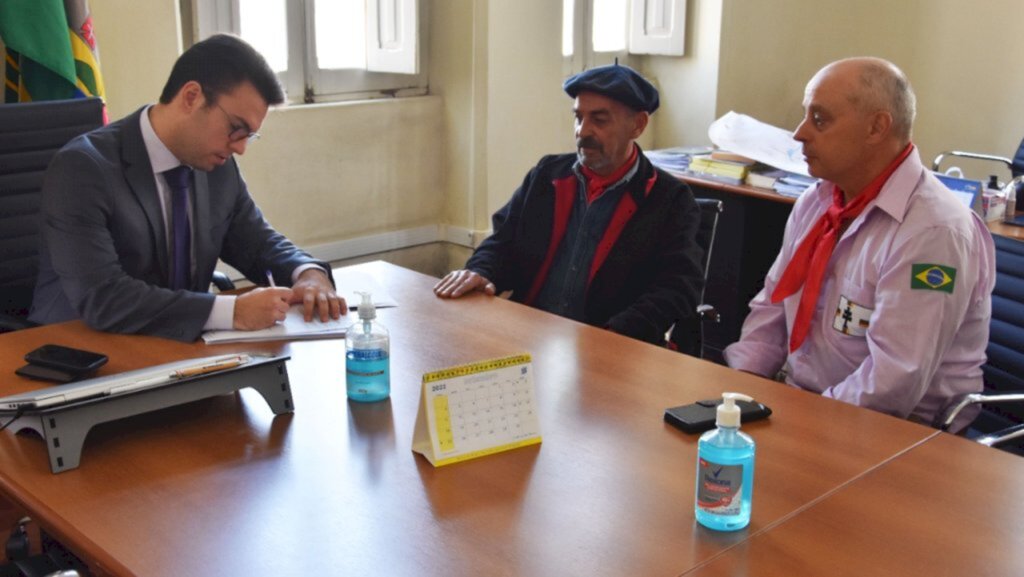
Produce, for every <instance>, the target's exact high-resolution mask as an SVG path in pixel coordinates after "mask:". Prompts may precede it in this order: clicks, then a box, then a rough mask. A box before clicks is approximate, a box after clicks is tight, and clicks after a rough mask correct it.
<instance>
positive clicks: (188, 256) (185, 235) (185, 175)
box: [163, 165, 192, 290]
mask: <svg viewBox="0 0 1024 577" xmlns="http://www.w3.org/2000/svg"><path fill="white" fill-rule="evenodd" d="M163 175H164V179H165V180H166V181H167V185H168V186H169V187H171V288H172V289H174V290H182V289H187V288H189V285H190V283H189V277H190V276H191V272H192V249H191V244H192V231H191V229H190V228H189V224H188V188H189V181H190V179H191V177H192V169H191V168H189V167H187V166H185V165H181V166H177V167H175V168H172V169H170V170H166V171H164V172H163Z"/></svg>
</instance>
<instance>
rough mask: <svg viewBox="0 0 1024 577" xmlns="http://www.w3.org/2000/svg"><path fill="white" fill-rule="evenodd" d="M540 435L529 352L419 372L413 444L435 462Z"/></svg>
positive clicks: (498, 448) (455, 459)
mask: <svg viewBox="0 0 1024 577" xmlns="http://www.w3.org/2000/svg"><path fill="white" fill-rule="evenodd" d="M540 441H541V439H540V426H539V424H538V421H537V410H536V402H535V400H534V391H533V365H532V364H531V360H530V355H528V354H521V355H514V356H511V357H505V358H501V359H491V360H487V361H481V362H478V363H472V364H468V365H461V366H457V367H451V368H447V369H442V370H440V371H434V372H432V373H427V374H425V375H423V387H422V390H421V391H420V403H419V411H418V412H417V413H416V429H415V432H414V433H413V440H412V450H413V451H415V452H417V453H420V454H422V455H423V456H424V457H426V458H427V460H428V461H430V463H431V464H432V465H434V466H435V467H440V466H442V465H448V464H450V463H457V462H459V461H465V460H467V459H474V458H476V457H483V456H484V455H490V454H492V453H498V452H501V451H507V450H509V449H515V448H518V447H525V446H527V445H536V444H538V443H540Z"/></svg>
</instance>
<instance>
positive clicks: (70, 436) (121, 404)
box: [10, 357, 294, 473]
mask: <svg viewBox="0 0 1024 577" xmlns="http://www.w3.org/2000/svg"><path fill="white" fill-rule="evenodd" d="M289 358H290V357H275V358H274V359H272V360H268V361H264V362H260V363H258V364H255V365H242V366H240V367H238V368H234V369H228V370H224V371H219V372H217V373H213V374H208V375H202V376H198V377H194V378H191V379H183V380H181V381H177V382H174V383H173V384H170V385H167V386H161V387H155V388H152V389H146V390H142V391H137V392H132V393H126V394H122V395H113V396H109V397H100V398H96V399H88V400H84V401H80V402H76V403H70V404H67V405H62V406H59V407H48V408H44V409H35V410H32V409H29V410H27V411H26V412H25V414H24V415H22V416H21V417H19V418H18V419H17V420H15V421H14V422H13V423H11V425H10V427H11V429H12V430H15V431H20V430H22V429H32V430H33V431H36V432H37V433H39V434H40V435H41V436H42V437H43V439H44V440H45V441H46V450H47V453H48V454H49V458H50V471H52V472H53V473H61V472H63V471H69V470H71V469H76V468H78V465H79V461H80V459H81V456H82V445H83V444H84V443H85V437H86V435H88V434H89V431H90V430H91V429H92V428H93V426H95V425H98V424H100V423H106V422H108V421H114V420H117V419H123V418H125V417H131V416H134V415H139V414H142V413H149V412H151V411H157V410H160V409H164V408H167V407H173V406H177V405H183V404H185V403H190V402H192V401H198V400H200V399H206V398H209V397H214V396H217V395H223V394H226V393H231V392H234V391H237V390H240V389H244V388H246V387H250V388H253V389H255V390H256V391H257V392H259V393H260V395H262V396H263V398H264V400H266V401H267V404H268V405H270V410H271V411H273V413H274V414H275V415H280V414H282V413H288V412H292V411H293V410H294V408H293V407H292V396H291V389H290V387H289V382H288V370H287V368H286V367H285V361H286V360H288V359H289Z"/></svg>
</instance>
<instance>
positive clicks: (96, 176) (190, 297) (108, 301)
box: [29, 108, 330, 341]
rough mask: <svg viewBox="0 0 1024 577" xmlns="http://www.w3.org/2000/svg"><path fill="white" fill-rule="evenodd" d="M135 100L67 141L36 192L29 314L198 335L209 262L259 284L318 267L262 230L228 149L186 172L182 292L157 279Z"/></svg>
mask: <svg viewBox="0 0 1024 577" xmlns="http://www.w3.org/2000/svg"><path fill="white" fill-rule="evenodd" d="M144 110H145V109H144V108H143V109H140V110H138V111H136V112H135V113H134V114H132V115H130V116H128V117H126V118H123V119H121V120H120V121H118V122H115V123H113V124H110V125H108V126H105V127H103V128H100V129H97V130H95V131H93V132H90V133H88V134H84V135H82V136H79V137H77V138H75V139H73V140H72V141H71V142H69V143H68V145H67V146H65V147H64V148H63V149H62V150H61V151H60V152H59V153H57V156H56V157H55V158H54V159H53V162H51V163H50V166H49V168H48V169H47V172H46V178H45V180H44V182H43V189H42V201H41V202H42V206H41V218H42V222H41V227H42V235H41V246H40V266H39V278H38V281H37V283H36V290H35V295H34V298H33V302H32V312H31V314H30V315H29V318H30V319H31V320H32V321H35V322H39V323H53V322H60V321H65V320H70V319H75V318H81V319H82V320H84V321H85V323H86V324H88V325H89V326H91V327H93V328H95V329H98V330H103V331H112V332H119V333H138V334H147V335H156V336H161V337H166V338H172V339H176V340H182V341H192V340H195V339H196V338H198V337H199V335H200V333H201V331H202V327H203V324H204V323H205V322H206V319H207V317H209V314H210V310H211V308H212V307H213V300H214V296H213V295H212V294H209V293H208V292H207V287H209V284H210V279H211V276H212V275H213V270H214V267H215V266H216V264H217V259H218V258H221V259H223V260H224V262H226V263H228V264H229V265H231V266H233V267H235V268H236V269H238V270H239V271H240V272H242V273H243V274H244V275H245V276H246V278H248V279H249V280H251V281H253V282H255V283H260V284H262V283H263V282H265V281H266V271H268V270H269V271H271V272H272V273H273V275H274V277H275V278H276V279H277V280H278V281H279V282H280V281H284V280H288V279H290V278H291V276H290V275H291V273H292V271H293V270H294V269H295V268H296V267H298V266H299V265H302V264H305V263H316V264H319V265H321V266H323V267H324V268H325V269H326V270H327V271H330V267H329V266H328V265H326V264H324V263H320V262H317V261H316V260H315V259H313V258H312V257H311V256H310V255H308V254H306V253H304V252H302V251H300V250H299V249H298V248H296V247H295V245H293V244H292V243H291V242H290V241H288V239H286V238H285V237H284V236H283V235H281V234H280V233H278V232H276V231H275V230H274V229H273V228H271V226H270V224H269V223H267V221H266V220H264V218H263V214H262V213H261V212H260V210H259V208H257V207H256V204H255V203H254V202H253V200H252V197H250V196H249V192H248V190H247V189H246V186H245V182H244V181H243V180H242V175H241V174H240V173H239V171H238V165H237V164H236V163H235V160H234V158H232V159H230V160H228V162H226V163H225V164H224V165H223V166H220V167H218V168H216V169H214V170H213V171H211V172H202V171H195V179H194V180H195V186H194V187H193V188H194V190H193V191H192V194H193V197H192V206H193V207H194V209H193V216H192V218H193V220H192V230H193V237H194V239H193V254H194V255H195V268H194V271H195V272H194V274H193V275H192V277H193V278H192V286H191V287H190V289H191V290H188V291H173V290H170V289H168V288H166V287H168V286H169V284H170V283H169V278H168V276H169V269H170V265H169V261H168V259H169V256H168V250H167V232H166V226H165V224H164V219H163V212H162V210H161V207H160V201H159V197H158V196H157V191H156V183H155V181H154V178H153V169H152V167H151V164H150V161H149V155H148V154H147V152H146V147H145V144H144V143H143V140H142V131H141V128H140V125H139V118H140V115H141V114H142V113H143V111H144Z"/></svg>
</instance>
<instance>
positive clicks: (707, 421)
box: [665, 398, 772, 433]
mask: <svg viewBox="0 0 1024 577" xmlns="http://www.w3.org/2000/svg"><path fill="white" fill-rule="evenodd" d="M721 404H722V399H720V398H719V399H709V400H706V401H697V402H696V403H691V404H689V405H680V406H678V407H669V408H668V409H665V422H666V423H669V424H670V425H672V426H674V427H676V428H678V429H681V430H683V431H685V432H687V433H703V432H704V431H707V430H710V429H713V428H715V417H716V410H717V409H718V405H721ZM736 406H737V407H739V408H740V421H741V423H744V424H746V423H748V422H750V421H757V420H759V419H765V418H767V417H768V416H769V415H771V414H772V410H771V409H769V408H768V407H767V406H766V405H762V404H761V403H758V402H757V401H754V402H750V401H736Z"/></svg>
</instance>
